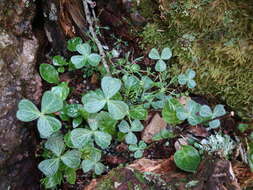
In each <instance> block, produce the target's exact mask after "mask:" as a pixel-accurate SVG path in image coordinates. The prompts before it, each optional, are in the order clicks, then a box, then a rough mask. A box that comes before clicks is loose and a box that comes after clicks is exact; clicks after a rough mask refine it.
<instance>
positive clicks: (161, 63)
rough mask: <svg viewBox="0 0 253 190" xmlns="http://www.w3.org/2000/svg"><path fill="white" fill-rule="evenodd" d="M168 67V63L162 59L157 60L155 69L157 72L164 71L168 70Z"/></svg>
mask: <svg viewBox="0 0 253 190" xmlns="http://www.w3.org/2000/svg"><path fill="white" fill-rule="evenodd" d="M166 68H167V66H166V63H165V62H164V61H163V60H161V59H160V60H158V61H157V62H156V65H155V70H156V71H157V72H163V71H165V70H166Z"/></svg>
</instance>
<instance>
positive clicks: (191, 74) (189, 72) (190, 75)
mask: <svg viewBox="0 0 253 190" xmlns="http://www.w3.org/2000/svg"><path fill="white" fill-rule="evenodd" d="M185 74H186V75H187V78H188V79H193V78H194V77H195V76H196V72H195V71H194V70H192V69H187V71H186V72H185Z"/></svg>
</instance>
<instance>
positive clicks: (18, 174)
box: [0, 0, 41, 189]
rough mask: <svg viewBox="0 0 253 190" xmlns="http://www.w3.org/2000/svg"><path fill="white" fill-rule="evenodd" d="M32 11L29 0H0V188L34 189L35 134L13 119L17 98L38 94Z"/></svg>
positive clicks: (38, 82) (35, 43) (35, 42)
mask: <svg viewBox="0 0 253 190" xmlns="http://www.w3.org/2000/svg"><path fill="white" fill-rule="evenodd" d="M34 13H35V5H34V3H32V1H25V0H23V1H14V0H2V1H0V23H1V25H0V110H1V111H0V189H23V187H24V186H25V189H38V186H37V187H34V184H35V178H36V169H35V168H36V163H35V159H34V158H33V157H34V156H33V155H34V149H35V145H34V142H33V141H32V139H35V137H34V134H33V135H32V134H31V132H30V131H29V130H28V128H25V127H23V126H22V125H24V124H22V123H21V122H19V121H17V119H16V111H17V104H18V102H19V100H20V99H21V98H28V99H31V100H33V101H35V102H36V103H38V99H39V98H40V93H41V92H40V90H41V80H40V77H39V75H38V74H36V73H35V63H36V54H37V49H38V42H37V39H36V38H35V37H34V35H33V34H32V31H31V22H32V18H33V17H34ZM32 136H33V138H32ZM31 173H32V174H33V175H31ZM37 181H38V180H37Z"/></svg>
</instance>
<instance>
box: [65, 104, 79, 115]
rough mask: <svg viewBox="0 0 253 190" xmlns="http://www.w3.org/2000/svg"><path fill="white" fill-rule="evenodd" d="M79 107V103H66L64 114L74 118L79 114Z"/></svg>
mask: <svg viewBox="0 0 253 190" xmlns="http://www.w3.org/2000/svg"><path fill="white" fill-rule="evenodd" d="M80 108H81V105H80V104H68V105H66V106H65V109H66V114H67V115H68V116H69V117H72V118H76V117H78V116H79V115H80V113H79V109H80Z"/></svg>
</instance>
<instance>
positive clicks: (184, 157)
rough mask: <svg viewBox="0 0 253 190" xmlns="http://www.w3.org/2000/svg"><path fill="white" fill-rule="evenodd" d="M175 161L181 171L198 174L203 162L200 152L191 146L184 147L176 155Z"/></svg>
mask: <svg viewBox="0 0 253 190" xmlns="http://www.w3.org/2000/svg"><path fill="white" fill-rule="evenodd" d="M174 161H175V163H176V165H177V167H179V168H180V169H181V170H184V171H187V172H196V170H197V169H198V166H199V163H200V161H201V158H200V155H199V153H198V151H197V150H196V149H195V148H193V147H192V146H189V145H182V147H181V149H180V150H177V151H176V153H175V154H174Z"/></svg>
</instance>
